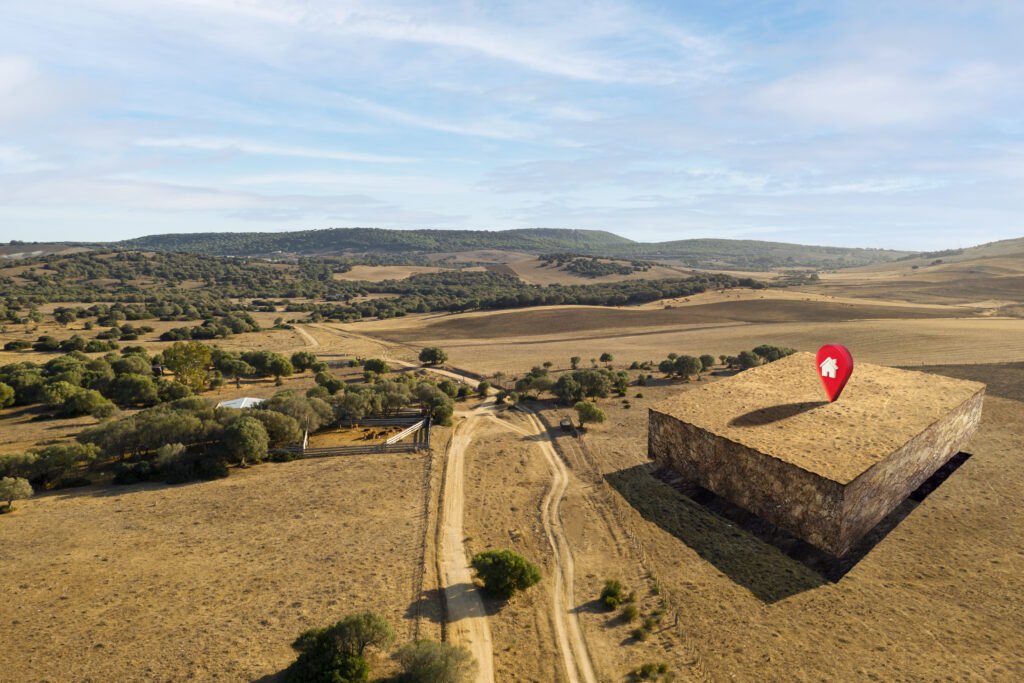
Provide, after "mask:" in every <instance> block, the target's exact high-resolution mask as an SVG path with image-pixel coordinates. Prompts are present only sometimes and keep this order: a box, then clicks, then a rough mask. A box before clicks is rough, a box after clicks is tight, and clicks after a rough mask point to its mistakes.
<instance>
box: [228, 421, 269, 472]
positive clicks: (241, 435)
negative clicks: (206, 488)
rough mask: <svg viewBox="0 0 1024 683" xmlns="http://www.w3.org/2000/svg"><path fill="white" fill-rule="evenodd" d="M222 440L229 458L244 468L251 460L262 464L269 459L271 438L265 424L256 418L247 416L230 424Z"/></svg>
mask: <svg viewBox="0 0 1024 683" xmlns="http://www.w3.org/2000/svg"><path fill="white" fill-rule="evenodd" d="M222 439H223V443H224V449H225V450H226V451H227V453H228V457H229V458H230V459H231V461H232V462H237V463H238V464H239V465H241V466H242V467H245V466H246V465H247V464H248V461H249V460H252V461H254V462H260V461H261V460H266V458H267V447H268V445H269V443H270V437H268V436H267V430H266V428H265V427H264V426H263V423H262V422H260V421H259V420H258V419H256V418H254V417H249V416H248V415H246V416H244V417H240V418H238V419H237V420H235V421H234V422H232V423H231V424H229V425H228V426H227V427H226V428H225V429H224V435H223V437H222Z"/></svg>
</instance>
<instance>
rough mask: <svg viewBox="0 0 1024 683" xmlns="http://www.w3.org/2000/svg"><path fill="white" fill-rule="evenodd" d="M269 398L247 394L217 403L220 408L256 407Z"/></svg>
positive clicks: (241, 408)
mask: <svg viewBox="0 0 1024 683" xmlns="http://www.w3.org/2000/svg"><path fill="white" fill-rule="evenodd" d="M266 400H267V399H265V398H254V397H252V396H245V397H243V398H233V399H231V400H230V401H221V402H220V403H218V404H217V407H218V408H237V409H239V410H243V409H245V408H255V407H256V406H258V405H259V404H261V403H263V402H264V401H266Z"/></svg>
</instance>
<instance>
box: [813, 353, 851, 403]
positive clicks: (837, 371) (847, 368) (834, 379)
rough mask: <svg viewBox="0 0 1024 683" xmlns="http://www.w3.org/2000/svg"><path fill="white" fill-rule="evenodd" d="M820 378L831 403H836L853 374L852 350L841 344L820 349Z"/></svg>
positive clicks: (818, 362) (816, 360)
mask: <svg viewBox="0 0 1024 683" xmlns="http://www.w3.org/2000/svg"><path fill="white" fill-rule="evenodd" d="M815 362H816V363H817V366H818V367H817V371H818V376H819V377H821V383H822V384H824V385H825V393H826V394H828V400H829V401H835V400H836V399H837V398H839V394H841V393H843V387H845V386H846V382H847V380H849V379H850V375H852V374H853V356H852V355H851V354H850V350H849V349H847V348H846V347H845V346H842V345H840V344H825V345H824V346H822V347H821V348H820V349H818V356H817V358H815Z"/></svg>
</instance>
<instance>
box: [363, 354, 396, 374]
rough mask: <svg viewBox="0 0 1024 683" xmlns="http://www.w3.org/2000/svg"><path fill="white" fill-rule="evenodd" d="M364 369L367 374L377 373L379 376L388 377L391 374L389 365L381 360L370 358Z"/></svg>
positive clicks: (364, 364)
mask: <svg viewBox="0 0 1024 683" xmlns="http://www.w3.org/2000/svg"><path fill="white" fill-rule="evenodd" d="M363 369H364V370H366V371H367V372H375V373H377V374H378V375H386V374H388V373H389V372H391V368H390V367H388V364H387V363H386V362H384V361H383V360H381V359H380V358H370V359H369V360H367V361H366V362H365V363H363Z"/></svg>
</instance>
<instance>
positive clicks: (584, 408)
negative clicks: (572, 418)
mask: <svg viewBox="0 0 1024 683" xmlns="http://www.w3.org/2000/svg"><path fill="white" fill-rule="evenodd" d="M573 407H574V408H575V409H576V414H577V415H579V418H580V424H585V423H587V422H604V421H605V414H604V411H603V410H601V409H600V408H598V407H597V405H596V404H594V403H591V402H590V401H579V402H578V403H577V404H576V405H575V406H573Z"/></svg>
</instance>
